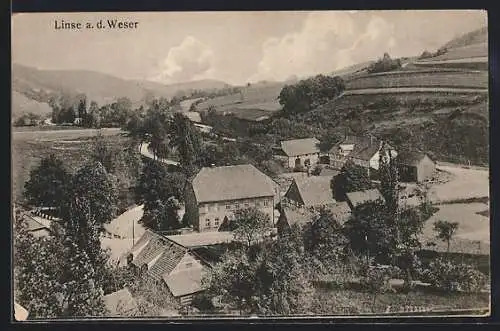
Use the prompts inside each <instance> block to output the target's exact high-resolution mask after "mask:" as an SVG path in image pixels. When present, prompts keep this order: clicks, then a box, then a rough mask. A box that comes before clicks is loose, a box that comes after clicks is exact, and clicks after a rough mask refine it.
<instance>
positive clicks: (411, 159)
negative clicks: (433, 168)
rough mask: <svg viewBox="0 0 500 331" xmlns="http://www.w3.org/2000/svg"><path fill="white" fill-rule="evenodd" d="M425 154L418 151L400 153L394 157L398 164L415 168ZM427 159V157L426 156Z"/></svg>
mask: <svg viewBox="0 0 500 331" xmlns="http://www.w3.org/2000/svg"><path fill="white" fill-rule="evenodd" d="M426 156H427V154H425V153H423V152H418V151H402V152H400V153H399V154H398V156H397V157H396V160H397V162H398V163H399V164H404V165H408V166H416V165H418V163H419V162H420V161H422V160H423V159H424V158H425V157H426ZM427 157H428V156H427Z"/></svg>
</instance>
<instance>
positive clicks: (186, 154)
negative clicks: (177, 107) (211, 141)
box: [170, 113, 202, 177]
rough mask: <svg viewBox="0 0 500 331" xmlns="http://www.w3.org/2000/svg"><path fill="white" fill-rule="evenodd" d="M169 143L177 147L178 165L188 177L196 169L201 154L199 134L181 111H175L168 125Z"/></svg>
mask: <svg viewBox="0 0 500 331" xmlns="http://www.w3.org/2000/svg"><path fill="white" fill-rule="evenodd" d="M170 132H171V135H170V136H171V139H170V145H171V146H175V147H177V150H178V151H179V154H180V162H179V163H180V165H181V167H182V169H183V171H184V173H185V174H186V175H187V176H188V177H189V176H191V175H193V174H195V173H196V172H197V170H198V164H199V158H200V154H201V144H202V140H201V136H200V133H199V131H198V130H197V129H196V128H195V127H194V125H193V123H191V121H190V120H189V119H188V118H187V117H186V116H184V115H182V114H181V113H175V114H174V116H173V119H172V122H171V125H170Z"/></svg>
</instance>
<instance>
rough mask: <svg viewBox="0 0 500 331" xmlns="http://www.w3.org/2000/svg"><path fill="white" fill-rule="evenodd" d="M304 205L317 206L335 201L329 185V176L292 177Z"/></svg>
mask: <svg viewBox="0 0 500 331" xmlns="http://www.w3.org/2000/svg"><path fill="white" fill-rule="evenodd" d="M294 181H295V184H296V185H297V188H298V190H299V193H300V196H301V197H302V201H303V202H304V205H305V206H318V205H326V204H331V203H335V199H334V197H333V192H332V189H331V187H330V182H331V178H330V177H327V176H310V177H305V178H300V179H294Z"/></svg>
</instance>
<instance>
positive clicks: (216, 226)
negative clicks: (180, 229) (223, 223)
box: [205, 218, 220, 228]
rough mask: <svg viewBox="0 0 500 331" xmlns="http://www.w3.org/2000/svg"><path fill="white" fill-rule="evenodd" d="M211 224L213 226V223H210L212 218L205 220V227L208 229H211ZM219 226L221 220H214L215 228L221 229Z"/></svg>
mask: <svg viewBox="0 0 500 331" xmlns="http://www.w3.org/2000/svg"><path fill="white" fill-rule="evenodd" d="M211 224H212V223H211V221H210V218H207V219H206V220H205V227H206V228H209V227H210V226H211ZM219 225H220V220H219V219H218V218H216V219H214V227H215V228H218V227H219Z"/></svg>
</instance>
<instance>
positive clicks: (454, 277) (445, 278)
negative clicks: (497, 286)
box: [422, 258, 487, 293]
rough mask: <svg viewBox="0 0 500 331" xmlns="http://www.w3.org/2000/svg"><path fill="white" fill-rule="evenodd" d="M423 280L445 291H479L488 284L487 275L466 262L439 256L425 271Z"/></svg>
mask: <svg viewBox="0 0 500 331" xmlns="http://www.w3.org/2000/svg"><path fill="white" fill-rule="evenodd" d="M422 280H423V281H425V282H428V283H430V284H431V286H433V287H434V288H436V289H439V290H443V291H462V292H468V293H474V292H479V291H481V289H483V288H484V286H485V285H486V281H487V279H486V276H485V275H484V274H483V273H481V272H480V271H478V270H477V269H476V268H474V267H473V266H472V265H469V264H466V263H453V262H452V261H446V260H444V259H443V258H438V259H436V260H434V261H432V262H431V263H430V264H429V268H428V269H426V270H424V271H423V274H422Z"/></svg>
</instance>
